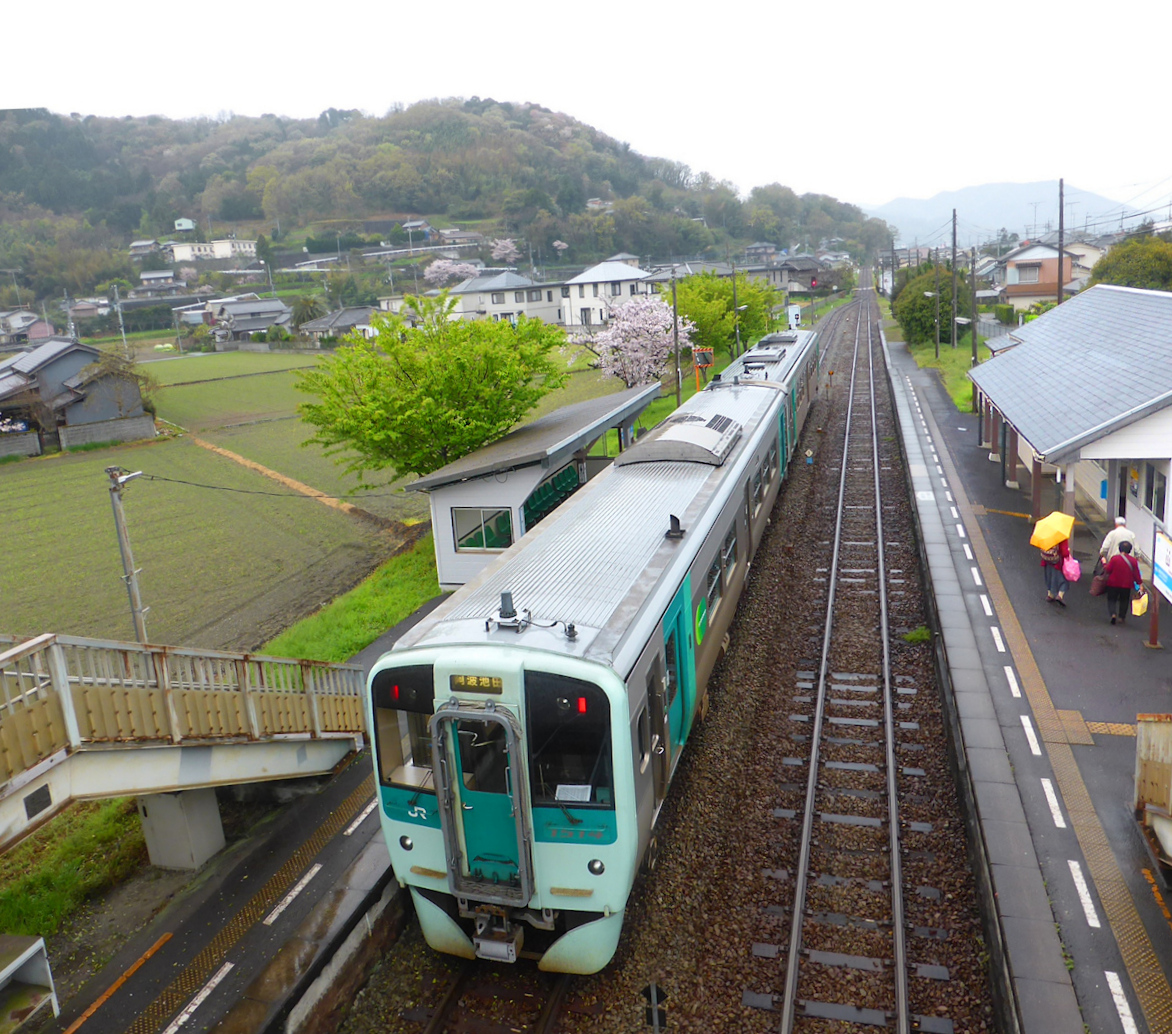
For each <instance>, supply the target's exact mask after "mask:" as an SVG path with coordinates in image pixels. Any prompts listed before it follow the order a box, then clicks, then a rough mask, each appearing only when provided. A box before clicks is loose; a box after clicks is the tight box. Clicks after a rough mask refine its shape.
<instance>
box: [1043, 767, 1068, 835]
mask: <svg viewBox="0 0 1172 1034" xmlns="http://www.w3.org/2000/svg"><path fill="white" fill-rule="evenodd" d="M1042 793H1044V794H1045V795H1046V803H1047V804H1049V805H1050V814H1051V815H1053V816H1054V825H1055V826H1057V827H1058V828H1059V829H1065V828H1066V819H1064V818H1063V817H1062V806H1061V805H1060V804H1059V803H1058V794H1056V793H1055V792H1054V784H1053V783H1052V782H1050V780H1049V779H1043V780H1042Z"/></svg>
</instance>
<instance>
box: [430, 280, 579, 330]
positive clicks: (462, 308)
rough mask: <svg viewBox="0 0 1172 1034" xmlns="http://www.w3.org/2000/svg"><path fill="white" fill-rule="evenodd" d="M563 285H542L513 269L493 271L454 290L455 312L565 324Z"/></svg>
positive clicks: (464, 315) (470, 316) (472, 316)
mask: <svg viewBox="0 0 1172 1034" xmlns="http://www.w3.org/2000/svg"><path fill="white" fill-rule="evenodd" d="M563 290H564V288H563V286H562V285H561V284H560V283H556V284H554V283H550V284H541V283H537V282H535V281H533V280H530V279H529V277H527V276H521V275H520V274H519V273H514V272H513V271H512V270H504V271H503V272H502V271H497V270H489V271H486V272H485V274H484V275H482V276H474V277H471V278H470V279H468V280H465V281H464V282H463V283H462V284H458V285H457V286H455V287H453V288H452V290H451V297H452V298H453V299H454V300H455V302H456V308H455V309H454V310H453V315H454V316H457V317H459V318H463V319H489V320H515V319H516V318H517V317H518V316H529V317H531V318H532V319H539V320H542V321H543V322H545V323H555V324H561V323H564V321H565V320H564V312H563V309H564V305H563V302H562V291H563Z"/></svg>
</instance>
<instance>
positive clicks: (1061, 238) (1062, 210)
mask: <svg viewBox="0 0 1172 1034" xmlns="http://www.w3.org/2000/svg"><path fill="white" fill-rule="evenodd" d="M1063 189H1064V181H1063V180H1061V179H1060V180H1059V181H1058V299H1057V301H1055V303H1054V304H1055V305H1061V304H1062V267H1063V265H1065V263H1064V262H1063V254H1062V252H1063V249H1064V248H1065V246H1066V240H1065V238H1066V205H1065V204H1063V200H1062V195H1063Z"/></svg>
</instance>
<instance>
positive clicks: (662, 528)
mask: <svg viewBox="0 0 1172 1034" xmlns="http://www.w3.org/2000/svg"><path fill="white" fill-rule="evenodd" d="M819 358H820V356H819V347H818V339H817V335H815V334H813V333H809V332H804V331H796V332H794V331H789V332H783V333H779V334H772V335H769V336H768V337H766V338H765V339H763V340H762V341H761V342H759V343H758V344H757V345H756V346H755V347H754V348H752V349H751V350H750V351H748V352H747V353H745V354H744V355H743V356H742V357H741V358H740V359H738V360H737V361H736V362H734V363H733V364H732V365H731V366H729V367H728V368H727V369H726V370H725V371H724V372H723V374H722V375H720V376H719V377H717V378H714V379H713V381H712V383H710V384H709V385H708V386H707V387H706V388H705V390H703V391H701V392H699V393H698V394H696V395H695V396H693V397H692V398H691V399H690V400H688V402H686V403H685V404H684V405H683V406H681V407H680V408H679V409H678V410H677V411H676V412H675V413H674V414H672V415H671V416H670V417H668V418H667V419H666V420H664V421H663V422H662V423H661V424H659V425H658V426H657V427H656V428H654V429H653V430H651V431H650V432H649V433H647V434H645V435H643V436H642V437H641V438H640V439H639V440H638V441H637V442H635V443H634V444H633V445H632V446H631V447H630V448H629V449H627V450H626V451H624V452H622V453H620V455H619V456H618V458H617V459H616V460H615V461H614V463H613V465H612V466H611V467H609V468H608V469H607V470H605V471H603V472H602V473H600V474H599V475H598V476H597V477H595V478H594V479H593V480H592V481H590V482H589V483H588V484H586V485H584V486H583V487H582V488H581V489H580V490H579V491H578V492H576V493H575V494H574V495H572V496H570V498H569V499H567V500H566V501H565V502H564V503H563V504H562V505H561V506H560V507H558V509H557V510H555V511H554V512H553V513H552V514H550V516H548V517H547V518H546V519H545V520H544V521H542V522H541V524H539V525H537V526H536V527H535V528H534V529H532V530H531V531H530V532H528V533H527V534H526V535H525V536H524V537H523V538H521V539H520V540H519V541H518V542H517V543H515V544H514V545H513V546H511V547H510V548H509V549H507V550H506V551H505V552H504V553H503V554H502V555H501V556H500V557H499V558H497V559H496V560H495V561H494V562H493V563H492V564H490V565H489V566H488V567H487V568H486V569H485V570H484V571H482V572H481V573H480V574H479V575H478V576H477V577H476V578H475V579H474V580H473V581H471V582H469V583H468V584H467V585H465V586H464V587H463V588H461V589H460V590H458V591H457V592H455V593H454V594H453V595H452V596H451V598H449V599H448V600H446V601H445V602H444V603H443V604H442V605H441V606H440V607H438V608H437V609H436V610H435V611H434V612H433V613H432V614H430V615H429V616H428V617H426V618H425V619H424V620H422V621H421V622H420V623H419V624H417V625H416V626H415V627H414V628H413V629H411V630H410V631H409V632H408V633H406V634H405V635H404V636H403V637H402V638H401V639H400V640H399V642H398V643H396V645H395V647H394V648H393V649H392V650H391V651H390V652H388V653H387V654H385V655H383V657H382V658H380V660H379V661H378V662H377V664H376V665H375V666H374V668H373V670H372V672H371V676H370V681H369V694H368V708H369V718H370V728H371V729H372V730H373V739H374V757H375V770H376V774H377V779H378V796H379V805H380V807H379V815H380V819H381V822H382V828H383V832H384V834H385V836H386V841H387V845H388V847H389V850H390V856H391V862H392V864H393V866H394V870H395V876H396V878H397V879H398V881H399V883H400V884H402V885H403V886H405V887H409V888H410V891H411V895H412V898H413V900H414V904H415V909H416V913H417V915H418V917H419V923H420V926H421V928H422V931H423V934H424V936H425V937H426V939H427V942H428V943H429V944H430V945H431V946H432V947H433V948H435V949H437V950H439V951H443V952H449V953H451V954H454V955H459V956H464V957H468V958H472V957H475V956H480V957H484V958H491V959H497V960H504V961H510V962H511V961H514V960H516V959H517V958H518V957H522V956H524V957H530V958H535V959H537V960H538V965H539V967H540V968H541V969H544V970H553V971H559V972H569V973H593V972H596V971H598V970H599V969H601V968H602V967H603V966H605V965H606V964H607V962H608V961H609V960H610V959H611V957H612V955H613V954H614V951H615V948H616V946H617V945H618V941H619V934H620V932H621V930H622V922H623V913H624V909H625V907H626V904H627V898H628V895H629V894H630V891H631V887H632V884H633V882H634V880H635V876H636V873H637V871H638V869H639V866H640V864H641V863H643V864H649V863H651V862H653V861H654V856H655V851H656V846H657V845H656V839H655V831H656V820H657V818H658V816H659V812H660V807H661V805H662V804H663V800H664V797H665V795H666V794H667V792H668V788H669V786H670V784H671V781H672V776H673V774H674V772H675V769H676V766H677V764H678V763H679V760H680V757H681V754H682V752H683V750H684V748H685V746H686V744H687V742H688V738H689V736H690V735H691V732H692V729H693V727H694V724H695V722H696V720H697V717H698V716H699V715H700V714H702V713H703V710H704V706H705V703H706V694H707V685H708V679H709V676H710V674H711V672H712V669H713V667H714V665H715V664H716V661H717V659H718V657H719V655H720V653H721V650H722V646H723V640H724V638H725V635H726V632H727V630H728V628H729V626H730V624H731V622H732V618H733V612H734V610H735V609H736V605H737V600H738V598H739V597H740V594H741V590H742V588H743V586H744V583H745V577H746V574H747V572H748V568H749V563H750V561H751V560H752V558H753V555H754V552H755V551H756V549H757V546H758V544H759V543H760V541H761V536H762V534H763V533H764V531H765V526H766V523H767V520H768V516H769V513H770V511H771V509H772V507H773V504H774V501H775V500H776V498H777V493H778V490H779V486H780V485H781V482H782V479H783V478H784V476H785V473H786V468H787V464H788V463H789V461H790V459H791V457H792V455H793V452H794V449H795V445H796V442H797V438H798V435H799V433H800V431H801V428H802V425H803V422H804V420H805V417H806V413H807V411H808V408H809V405H810V401H811V395H812V393H813V392H814V391H815V390H816V388H817V383H818V372H819V369H818V368H819ZM438 533H439V532H438V530H437V534H438Z"/></svg>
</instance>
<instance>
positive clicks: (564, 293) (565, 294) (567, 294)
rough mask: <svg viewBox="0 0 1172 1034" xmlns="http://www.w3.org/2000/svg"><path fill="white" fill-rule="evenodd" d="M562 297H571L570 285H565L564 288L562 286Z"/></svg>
mask: <svg viewBox="0 0 1172 1034" xmlns="http://www.w3.org/2000/svg"><path fill="white" fill-rule="evenodd" d="M562 297H563V298H569V297H570V289H569V288H568V287H563V288H562Z"/></svg>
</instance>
